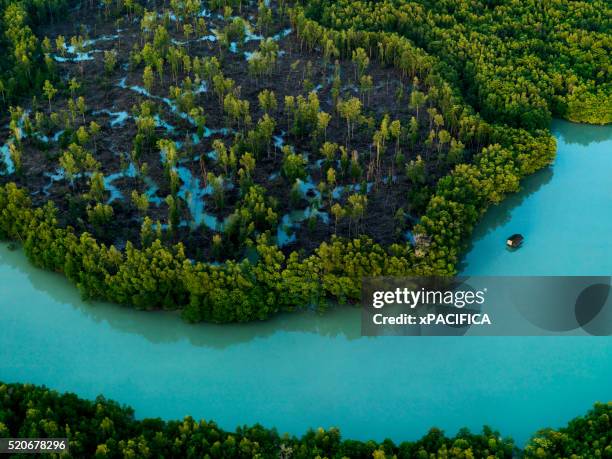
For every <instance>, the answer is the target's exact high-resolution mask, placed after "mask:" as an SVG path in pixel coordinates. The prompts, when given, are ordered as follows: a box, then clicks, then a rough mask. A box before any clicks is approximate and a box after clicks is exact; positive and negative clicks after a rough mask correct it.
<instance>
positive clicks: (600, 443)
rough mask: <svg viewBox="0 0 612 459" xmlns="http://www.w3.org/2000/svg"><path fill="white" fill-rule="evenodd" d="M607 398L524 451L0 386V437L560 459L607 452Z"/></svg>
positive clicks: (358, 454)
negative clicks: (226, 423) (232, 426)
mask: <svg viewBox="0 0 612 459" xmlns="http://www.w3.org/2000/svg"><path fill="white" fill-rule="evenodd" d="M611 416H612V403H608V404H603V403H598V404H596V405H595V406H594V408H593V409H592V410H591V411H589V412H588V413H587V415H586V416H584V417H579V418H576V419H574V420H572V421H571V422H570V423H569V425H568V426H567V427H565V428H562V429H560V430H558V431H556V430H551V429H546V430H543V431H540V432H538V433H537V434H536V435H535V437H534V438H533V439H532V440H531V441H530V442H529V444H528V445H527V446H526V448H525V450H524V451H520V450H519V449H518V448H517V447H516V446H515V445H514V444H513V442H512V440H510V439H502V437H501V436H500V435H499V433H498V432H495V431H493V430H491V429H490V428H488V427H484V428H483V431H482V433H480V434H472V433H470V432H469V431H467V430H465V429H463V430H461V431H459V433H458V434H457V435H456V436H455V437H447V436H446V435H444V433H443V432H442V431H440V430H438V429H431V430H430V431H429V433H427V435H425V436H424V437H423V438H421V439H420V440H417V441H414V442H403V443H401V444H399V445H397V444H395V443H394V442H392V441H391V440H385V441H383V442H380V443H379V442H375V441H365V442H364V441H355V440H343V439H342V438H341V436H340V432H339V431H338V429H334V428H332V429H329V430H327V431H326V430H323V429H318V430H315V431H313V430H310V431H308V432H307V433H306V434H304V435H303V436H302V437H300V438H297V437H293V436H289V435H279V433H278V432H277V431H276V430H273V429H266V428H264V427H262V426H259V425H255V426H253V427H247V426H244V427H239V428H238V429H236V431H234V432H227V431H224V430H223V429H221V428H220V427H219V426H217V425H216V424H215V423H214V422H213V421H204V420H202V421H199V422H198V421H195V420H194V419H193V418H191V417H186V418H185V419H183V420H182V421H162V420H161V419H143V420H135V419H134V412H133V410H132V409H131V408H129V407H125V406H120V405H118V404H117V403H115V402H113V401H110V400H106V399H105V398H103V397H101V396H100V397H98V398H97V399H96V400H95V401H94V402H90V401H87V400H83V399H80V398H78V397H77V396H75V395H73V394H59V393H57V392H55V391H51V390H48V389H46V388H45V387H37V386H32V385H21V384H0V435H2V436H3V437H68V439H69V446H70V455H69V456H68V455H66V456H62V457H96V458H98V457H100V458H102V457H108V458H112V457H124V458H125V457H141V458H148V457H181V458H204V457H209V458H216V457H218V458H235V457H245V458H246V457H249V458H251V457H260V458H277V457H281V458H296V459H297V458H312V457H319V458H364V459H365V458H375V459H376V458H379V459H383V458H417V459H421V458H422V459H429V458H434V457H435V458H456V459H468V458H520V457H525V458H562V457H572V458H575V459H587V458H591V457H601V458H610V457H612V435H611V432H612V421H611Z"/></svg>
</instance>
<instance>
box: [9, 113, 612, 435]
mask: <svg viewBox="0 0 612 459" xmlns="http://www.w3.org/2000/svg"><path fill="white" fill-rule="evenodd" d="M554 132H555V135H556V136H557V138H558V144H559V154H558V159H557V162H556V163H555V165H554V167H553V168H551V169H549V170H546V171H542V172H540V173H539V174H536V175H535V176H534V177H531V178H529V179H528V180H527V181H526V182H525V186H524V191H523V192H521V193H520V194H518V195H516V196H513V197H511V198H510V199H509V200H508V201H507V202H505V203H503V204H502V205H500V206H497V207H495V208H494V209H492V210H491V211H490V212H489V213H488V214H487V215H486V216H485V218H484V220H483V222H482V224H481V225H480V226H479V227H478V228H477V230H476V236H475V239H474V246H473V248H472V249H471V250H470V252H469V253H468V254H467V256H466V259H465V272H467V273H469V274H488V275H495V274H584V275H590V274H612V245H611V243H610V242H609V241H606V238H605V237H603V236H604V235H607V236H609V235H610V234H612V200H611V198H612V180H610V176H611V175H610V173H611V172H612V153H611V152H612V128H610V127H603V128H601V127H600V128H591V127H585V126H577V125H572V124H569V123H561V122H558V123H555V124H554ZM513 232H522V233H523V234H524V235H525V237H526V243H525V246H524V247H523V248H522V249H520V250H519V251H517V252H513V253H510V252H507V251H506V250H505V248H504V245H503V244H504V240H505V238H506V237H507V235H508V234H510V233H513ZM359 320H360V316H359V312H358V311H356V310H353V309H347V308H339V309H336V310H334V311H331V312H328V313H326V314H325V315H323V316H320V315H317V314H314V313H306V314H292V315H283V316H280V317H277V318H275V319H273V320H271V321H268V322H265V323H258V324H248V325H230V326H212V325H203V324H199V325H188V324H185V323H183V322H181V321H180V319H179V318H178V317H177V316H176V315H173V314H168V313H151V312H138V311H133V310H130V309H127V308H122V307H118V306H114V305H108V304H103V303H85V302H83V301H81V299H80V298H79V295H78V293H77V292H76V290H75V289H74V288H73V287H72V286H71V285H70V284H69V283H68V282H67V281H66V280H65V279H64V278H62V277H61V276H59V275H56V274H53V273H48V272H43V271H40V270H37V269H34V268H32V267H31V266H30V265H28V263H27V262H26V260H25V257H24V256H23V254H22V252H20V251H14V252H11V251H9V250H8V249H7V248H6V245H0V326H1V327H2V333H0V380H3V381H8V382H32V383H36V384H45V385H47V386H49V387H51V388H54V389H57V390H61V391H73V392H76V393H77V394H79V395H81V396H83V397H88V398H91V397H95V396H96V395H98V394H100V393H103V394H104V395H105V396H107V397H109V398H113V399H115V400H117V401H119V402H121V403H126V404H129V405H131V406H133V407H134V408H135V410H136V415H137V417H139V418H142V417H151V416H161V417H163V418H166V419H170V418H181V417H183V416H185V415H188V414H191V415H193V416H194V417H196V418H206V419H214V420H216V421H218V422H219V423H220V424H221V426H222V427H224V428H227V429H232V428H234V427H235V426H236V425H239V424H240V425H242V424H253V423H256V422H259V423H262V424H263V425H265V426H270V427H271V426H276V427H277V428H278V430H279V431H281V432H289V433H293V434H301V433H303V432H304V431H305V430H306V429H307V428H309V427H313V428H316V427H319V426H322V427H326V428H327V427H331V426H337V427H339V428H341V430H342V433H343V435H344V437H351V438H358V439H364V440H365V439H370V438H373V439H376V440H382V439H383V438H385V437H389V438H392V439H394V440H403V439H409V440H410V439H416V438H418V437H420V436H422V435H423V434H424V433H426V432H427V430H428V428H429V427H431V426H434V425H435V426H438V427H441V428H443V429H444V430H446V431H447V432H448V433H449V434H454V433H455V432H456V431H457V429H459V428H460V427H463V426H467V427H469V428H470V429H472V430H479V429H480V428H481V427H482V425H483V424H489V425H491V426H493V427H494V428H496V429H499V430H500V431H501V432H502V433H503V434H504V435H511V436H512V437H514V438H515V439H516V440H517V442H519V443H520V444H522V443H524V442H525V441H526V440H527V439H528V437H529V435H530V434H532V433H533V432H534V431H535V430H536V429H538V428H541V427H544V426H548V425H550V426H554V427H558V426H560V425H563V424H564V423H566V422H567V421H568V420H569V419H570V418H572V417H574V416H576V415H579V414H582V413H584V412H585V411H586V410H587V409H588V408H589V407H590V406H591V405H592V403H593V402H595V401H596V400H600V401H604V400H610V399H612V394H611V390H610V381H612V341H611V340H610V339H609V338H584V337H578V338H494V337H489V338H484V337H482V338H474V337H471V338H467V337H463V338H405V337H404V338H402V337H381V338H363V337H361V336H360V334H359V333H360V323H359Z"/></svg>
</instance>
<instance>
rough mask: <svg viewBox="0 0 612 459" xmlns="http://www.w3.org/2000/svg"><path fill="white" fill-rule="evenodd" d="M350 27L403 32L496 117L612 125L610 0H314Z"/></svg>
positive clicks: (521, 122)
mask: <svg viewBox="0 0 612 459" xmlns="http://www.w3.org/2000/svg"><path fill="white" fill-rule="evenodd" d="M308 4H309V10H308V11H309V13H310V14H311V16H312V17H314V18H316V19H317V20H320V21H322V22H323V23H324V24H325V25H328V26H331V27H334V28H337V29H339V30H341V29H344V30H345V29H349V28H353V29H356V30H376V31H387V32H397V33H399V34H401V35H403V36H406V37H408V38H410V39H412V40H414V41H415V43H416V44H417V45H418V46H421V47H422V48H423V49H424V50H426V51H427V52H428V53H430V54H431V55H432V56H435V57H437V58H438V59H439V60H440V62H441V64H442V65H443V68H444V75H445V77H446V78H447V79H448V81H450V82H452V83H453V84H455V85H456V86H457V87H458V88H460V89H461V91H462V92H463V93H464V94H465V95H466V98H467V100H468V101H469V103H471V104H472V105H473V106H474V108H475V109H476V110H477V111H479V112H480V113H481V114H482V115H483V116H484V117H485V118H486V119H487V120H489V121H493V122H498V123H499V122H502V123H507V124H511V125H514V126H521V127H525V128H527V129H532V128H538V127H539V128H545V127H547V126H548V123H549V122H550V118H551V114H552V115H554V116H560V117H563V118H567V119H569V120H571V121H578V122H587V123H600V124H605V123H610V122H612V75H611V67H610V53H611V52H612V37H611V36H610V33H609V32H610V30H611V29H612V10H611V8H610V3H609V2H606V1H604V0H597V1H566V0H555V1H551V2H545V3H543V2H540V1H537V0H527V1H525V0H521V1H518V0H517V1H510V2H500V1H490V0H477V1H457V0H444V1H439V0H415V1H407V0H384V1H378V2H371V1H365V0H364V1H354V0H340V1H336V0H313V1H310V2H308Z"/></svg>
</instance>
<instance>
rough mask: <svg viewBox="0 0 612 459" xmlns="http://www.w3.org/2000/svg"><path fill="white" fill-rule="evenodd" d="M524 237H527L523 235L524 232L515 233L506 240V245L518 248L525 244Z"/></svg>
mask: <svg viewBox="0 0 612 459" xmlns="http://www.w3.org/2000/svg"><path fill="white" fill-rule="evenodd" d="M524 239H525V238H524V237H523V235H522V234H518V233H517V234H513V235H512V236H510V237H509V238H508V240H507V241H506V245H507V246H508V247H510V248H511V249H518V248H519V247H520V246H521V245H523V240H524Z"/></svg>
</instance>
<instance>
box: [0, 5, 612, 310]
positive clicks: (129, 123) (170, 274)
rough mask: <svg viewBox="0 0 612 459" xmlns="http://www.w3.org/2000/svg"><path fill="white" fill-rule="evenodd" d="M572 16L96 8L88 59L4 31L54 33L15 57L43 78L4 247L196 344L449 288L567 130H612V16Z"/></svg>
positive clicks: (7, 173) (74, 41) (70, 43)
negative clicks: (302, 312)
mask: <svg viewBox="0 0 612 459" xmlns="http://www.w3.org/2000/svg"><path fill="white" fill-rule="evenodd" d="M555 4H558V5H557V6H558V8H557V9H558V13H557V14H558V15H559V16H558V18H557V19H559V18H561V19H563V20H562V21H561V22H560V24H561V25H559V24H557V22H559V21H556V22H554V23H551V24H549V23H548V20H547V21H544V22H542V21H540V22H538V18H540V16H538V14H540V15H541V14H544V13H543V12H542V11H540V10H539V9H538V8H539V7H538V6H537V5H536V4H535V3H532V2H526V3H524V4H523V3H521V4H515V3H512V4H509V5H507V6H502V5H497V4H494V3H491V2H487V3H486V4H481V3H480V2H472V3H470V4H462V3H459V4H456V3H453V4H451V3H448V2H431V5H430V4H429V3H427V2H423V3H420V2H411V3H405V2H403V1H400V0H397V1H393V2H392V1H391V0H387V1H381V2H359V1H357V2H342V1H341V2H327V1H323V0H312V1H309V2H304V4H295V3H286V2H271V3H270V4H269V5H266V4H265V3H257V4H255V3H254V2H245V3H242V2H212V3H210V4H202V3H201V2H199V1H195V2H180V1H174V2H171V3H170V5H169V8H168V7H165V6H164V7H162V6H159V7H156V8H154V10H148V9H147V8H150V6H149V5H143V4H140V3H134V2H103V3H102V6H103V8H98V5H96V4H95V2H93V3H87V4H83V5H81V9H80V10H79V13H78V18H79V21H80V24H78V26H75V27H74V30H73V31H72V33H74V35H72V36H64V35H63V34H62V33H66V32H65V30H67V29H66V28H65V27H64V28H62V27H59V26H58V25H57V24H55V23H53V24H49V25H43V23H44V22H45V21H47V22H48V19H49V18H47V16H44V15H43V16H40V17H39V16H36V15H34V13H32V12H30V11H29V10H27V11H26V10H24V11H26V12H25V13H23V14H21V16H23V17H22V22H16V23H15V24H17V25H15V24H14V25H10V24H12V22H10V21H5V23H4V24H5V27H6V30H16V29H17V28H18V27H17V26H18V24H23V23H24V21H25V22H32V23H36V24H39V23H40V24H41V25H40V26H39V27H38V28H37V30H38V29H43V32H44V33H43V32H41V33H39V35H40V38H36V37H35V36H34V34H33V32H31V31H30V32H27V30H29V29H27V28H23V27H22V28H20V30H22V29H23V31H25V32H23V33H26V32H27V33H26V35H27V36H26V35H23V33H21V32H20V34H16V32H15V33H8V32H7V35H6V37H7V38H10V40H12V41H10V43H12V45H11V46H13V47H14V48H15V49H22V48H23V46H25V45H26V42H28V43H29V40H31V41H32V43H35V48H36V50H37V54H36V56H37V57H36V59H38V60H39V61H40V65H38V66H37V67H36V68H37V69H39V70H40V69H42V70H40V72H42V73H41V76H39V77H36V78H37V80H36V81H34V80H31V79H30V80H27V81H30V83H28V87H27V88H26V87H23V88H19V89H17V88H16V87H15V86H14V85H13V86H11V84H8V82H9V81H12V80H11V79H10V78H11V77H10V75H9V74H10V73H11V72H18V71H24V72H25V70H19V68H20V67H19V65H17V63H16V62H13V63H12V64H11V63H9V64H8V65H9V66H8V67H7V69H6V72H5V75H7V76H5V77H3V78H4V80H3V81H5V82H7V83H6V84H4V88H8V87H11V88H13V89H11V91H10V94H11V97H7V98H6V99H5V103H6V104H7V105H8V106H9V110H8V113H7V119H6V123H7V124H8V125H9V129H8V132H7V133H6V135H5V136H4V137H5V143H4V145H3V146H2V153H3V154H2V155H0V159H3V161H0V237H1V238H5V239H11V240H15V241H20V242H22V243H23V246H24V249H25V252H26V254H27V256H28V257H29V258H30V260H31V261H32V262H33V263H34V264H35V265H36V266H39V267H42V268H45V269H50V270H53V271H57V272H61V273H64V274H65V275H66V276H67V277H68V278H69V279H70V280H71V281H73V282H74V283H75V284H76V285H77V287H78V288H79V289H80V291H81V292H82V293H83V295H84V296H85V297H87V298H96V299H104V300H109V301H113V302H118V303H121V304H126V305H131V306H134V307H136V308H140V309H156V308H165V309H178V310H180V311H181V312H182V315H183V317H184V318H185V319H186V320H189V321H194V322H197V321H214V322H233V321H250V320H263V319H265V318H267V317H269V316H270V315H272V314H274V313H276V312H278V311H287V310H294V309H296V308H304V307H319V308H323V307H326V306H327V305H328V304H330V303H333V302H341V303H346V302H356V301H358V299H359V296H360V287H361V278H362V277H363V276H375V275H397V276H402V275H412V274H417V275H418V274H425V275H428V274H438V275H452V274H454V273H455V272H456V266H457V263H458V261H459V259H460V257H461V254H462V252H463V250H464V249H465V247H466V244H467V242H468V241H469V238H470V235H471V232H472V229H473V227H474V225H475V224H476V223H477V221H478V219H479V218H480V217H481V215H482V214H483V212H484V211H485V210H486V209H487V208H488V207H489V206H490V205H494V204H497V203H499V202H500V201H501V200H502V199H503V198H504V196H505V195H506V194H507V193H512V192H516V191H517V190H518V189H519V187H520V181H521V179H522V178H523V177H525V176H527V175H529V174H531V173H533V172H535V171H536V170H538V169H540V168H542V167H545V166H547V165H548V164H550V163H551V162H552V160H553V158H554V152H555V142H554V139H553V138H552V136H551V135H550V132H549V131H548V130H547V129H546V127H547V125H548V122H549V120H550V117H551V115H552V114H554V115H555V116H566V117H568V118H570V119H581V120H590V121H594V122H607V121H609V113H608V114H607V115H606V112H605V110H609V107H610V105H611V104H607V103H606V102H605V101H606V100H609V91H610V86H609V73H608V72H609V57H608V54H609V53H607V52H606V51H607V50H609V34H606V33H605V31H606V29H605V26H606V24H607V23H606V21H607V19H606V16H605V14H603V13H602V12H601V11H604V10H605V6H606V5H604V4H600V3H599V2H594V4H596V7H595V6H593V7H586V6H585V8H584V9H581V10H580V12H581V16H580V17H581V19H580V20H579V19H577V15H576V14H574V13H572V12H576V11H578V10H577V9H576V8H575V7H574V6H573V5H570V4H568V2H563V1H561V0H559V1H557V2H555ZM19 5H22V6H24V7H25V4H19ZM9 6H10V4H7V8H9ZM58 8H59V7H58ZM208 8H210V9H211V10H209V9H208ZM542 8H543V7H542ZM547 8H548V7H547ZM94 10H95V13H94ZM546 11H548V10H546ZM395 13H397V14H395ZM29 15H33V16H32V17H31V18H30V16H29ZM18 16H19V15H18ZM11 17H12V16H11ZM494 19H495V20H494ZM540 19H541V18H540ZM566 19H567V20H566ZM9 26H10V27H9ZM91 30H98V31H99V32H98V36H97V37H93V38H90V37H89V33H90V31H91ZM60 31H61V32H62V33H59V32H60ZM28 34H29V35H28ZM534 34H535V35H534ZM30 36H31V37H32V38H31V39H30V38H28V37H30ZM11 37H12V38H11ZM468 37H469V39H468ZM564 37H565V38H567V39H565V38H564ZM415 43H416V44H415ZM32 56H34V54H33V55H32ZM553 57H554V58H553ZM33 58H34V57H33ZM11 66H12V67H11ZM37 71H38V70H37ZM589 75H591V77H589ZM21 80H23V79H20V80H19V81H21ZM15 81H16V80H15ZM24 81H26V80H24ZM31 90H33V92H34V94H35V97H33V98H32V101H31V102H29V101H28V100H27V98H26V97H25V96H26V95H27V94H29V93H30V91H31ZM3 94H4V93H3ZM7 94H8V92H7ZM16 96H19V98H18V100H19V102H20V104H21V105H20V106H17V105H11V104H12V103H13V102H14V101H15V97H16ZM110 100H112V105H109V101H110ZM595 101H596V102H595ZM3 166H4V167H3Z"/></svg>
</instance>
